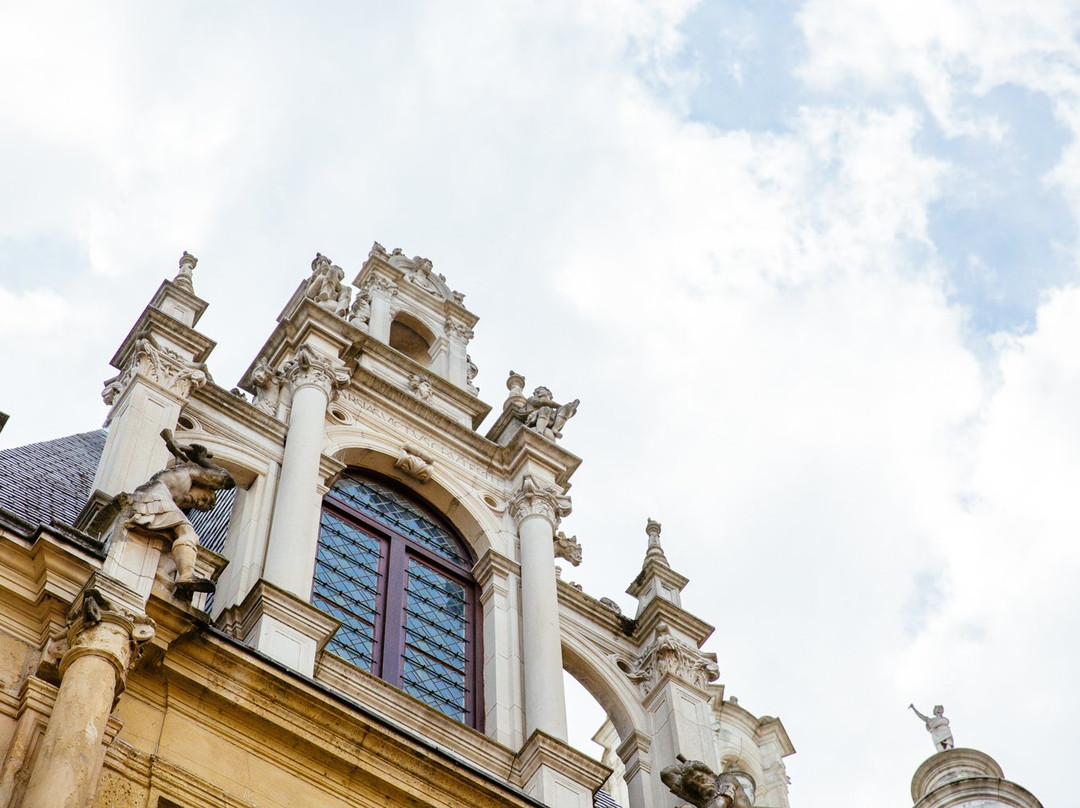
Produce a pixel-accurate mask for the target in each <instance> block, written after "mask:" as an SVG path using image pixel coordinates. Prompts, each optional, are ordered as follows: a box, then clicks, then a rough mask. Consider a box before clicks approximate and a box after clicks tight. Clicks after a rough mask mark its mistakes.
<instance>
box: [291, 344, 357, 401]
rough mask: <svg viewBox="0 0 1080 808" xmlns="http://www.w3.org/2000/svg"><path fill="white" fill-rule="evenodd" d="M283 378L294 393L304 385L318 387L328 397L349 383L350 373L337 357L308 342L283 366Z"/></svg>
mask: <svg viewBox="0 0 1080 808" xmlns="http://www.w3.org/2000/svg"><path fill="white" fill-rule="evenodd" d="M281 373H282V376H283V378H284V379H285V380H286V381H287V382H288V383H289V385H290V386H291V387H292V390H293V393H294V394H295V393H296V391H297V390H299V389H300V388H302V387H318V388H319V389H320V390H322V391H323V392H324V393H325V394H326V396H327V398H329V397H330V395H331V394H332V393H333V392H334V391H335V390H339V389H341V388H342V387H344V386H345V385H347V384H348V383H349V378H350V376H349V373H348V371H347V370H345V367H344V366H343V365H342V364H341V363H340V362H339V361H338V360H336V359H331V358H330V357H329V356H326V355H325V354H322V353H319V352H318V351H316V350H315V349H314V348H312V347H310V346H308V345H307V344H304V345H301V346H300V348H299V349H298V350H297V351H296V356H294V357H293V358H292V359H290V360H289V361H288V362H286V363H285V365H284V366H283V367H282V368H281Z"/></svg>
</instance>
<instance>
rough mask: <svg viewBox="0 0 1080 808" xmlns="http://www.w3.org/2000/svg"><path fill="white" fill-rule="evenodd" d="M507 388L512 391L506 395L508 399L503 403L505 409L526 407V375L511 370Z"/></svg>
mask: <svg viewBox="0 0 1080 808" xmlns="http://www.w3.org/2000/svg"><path fill="white" fill-rule="evenodd" d="M506 389H507V390H509V391H510V395H509V396H507V397H506V401H505V402H504V403H503V410H521V409H524V408H525V377H524V376H522V375H521V374H520V373H515V372H514V371H512V370H511V371H510V376H509V377H508V378H507V379H506Z"/></svg>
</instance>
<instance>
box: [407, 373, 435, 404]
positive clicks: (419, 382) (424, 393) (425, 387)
mask: <svg viewBox="0 0 1080 808" xmlns="http://www.w3.org/2000/svg"><path fill="white" fill-rule="evenodd" d="M409 389H410V390H412V391H413V393H414V394H415V395H416V397H417V398H422V399H423V400H424V401H427V400H428V399H430V398H431V394H432V392H434V391H433V390H432V387H431V382H429V381H428V380H427V379H425V378H424V377H423V376H421V375H420V374H418V373H414V374H413V375H412V376H410V377H409Z"/></svg>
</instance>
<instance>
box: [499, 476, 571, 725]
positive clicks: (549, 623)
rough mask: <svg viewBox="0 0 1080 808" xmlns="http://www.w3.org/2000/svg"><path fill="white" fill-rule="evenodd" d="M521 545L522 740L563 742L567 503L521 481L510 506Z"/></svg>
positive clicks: (552, 490)
mask: <svg viewBox="0 0 1080 808" xmlns="http://www.w3.org/2000/svg"><path fill="white" fill-rule="evenodd" d="M511 508H512V514H513V516H514V520H515V522H516V523H517V528H518V537H519V539H520V543H521V555H520V559H521V611H522V618H521V632H522V645H523V656H524V666H525V737H526V738H528V737H529V736H530V735H532V733H533V731H534V730H537V729H539V730H542V731H543V732H546V733H548V734H549V735H552V736H553V737H555V738H558V739H559V740H562V741H565V740H566V739H567V732H566V696H565V693H564V691H563V674H562V671H563V665H562V642H561V637H560V632H559V596H558V590H557V589H556V583H555V546H554V538H555V527H556V525H557V523H558V520H559V517H560V516H563V515H565V514H567V513H569V511H570V501H569V499H568V498H567V497H564V496H562V495H561V493H560V492H559V491H558V489H556V488H554V486H543V485H541V484H539V483H536V482H535V481H533V479H532V478H531V477H528V476H527V477H525V478H524V479H523V480H522V484H521V485H520V486H519V488H518V490H517V492H516V493H515V496H514V499H513V501H512V502H511Z"/></svg>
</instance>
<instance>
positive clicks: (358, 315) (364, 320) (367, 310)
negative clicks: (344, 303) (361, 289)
mask: <svg viewBox="0 0 1080 808" xmlns="http://www.w3.org/2000/svg"><path fill="white" fill-rule="evenodd" d="M347 319H348V321H349V322H350V323H351V324H352V325H355V326H356V327H357V328H360V329H367V327H368V323H369V322H370V321H371V301H370V300H368V298H367V295H364V294H362V293H361V294H359V295H357V296H356V300H354V301H353V304H352V308H350V309H349V316H348V318H347Z"/></svg>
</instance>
